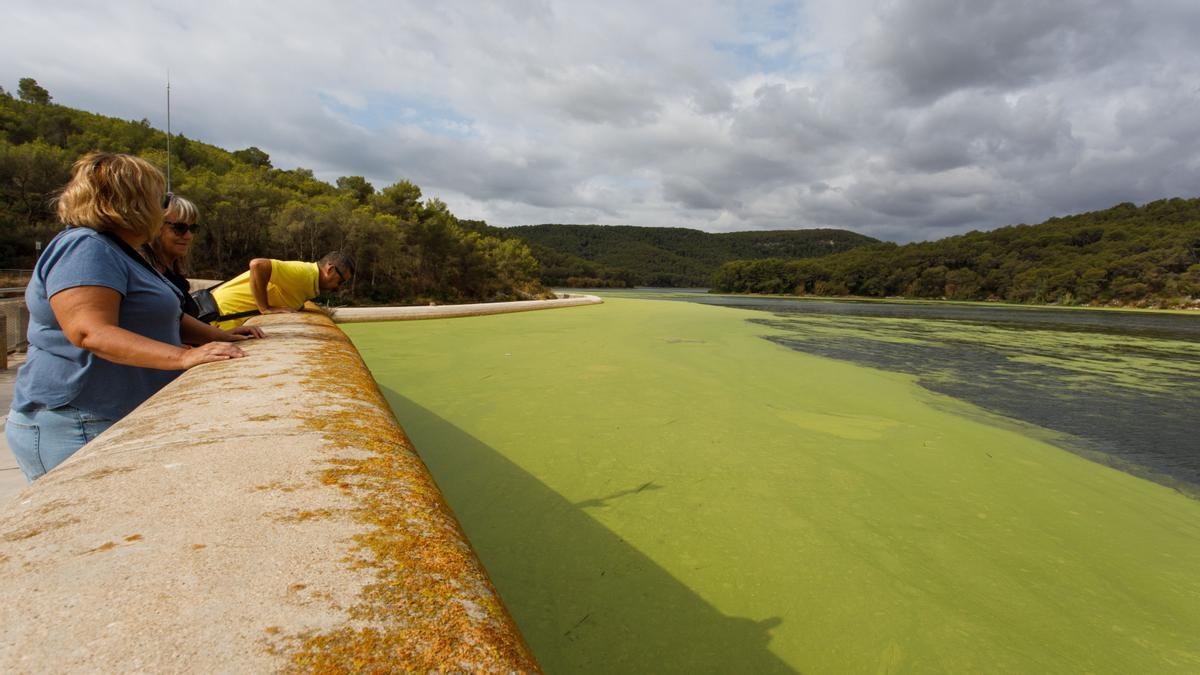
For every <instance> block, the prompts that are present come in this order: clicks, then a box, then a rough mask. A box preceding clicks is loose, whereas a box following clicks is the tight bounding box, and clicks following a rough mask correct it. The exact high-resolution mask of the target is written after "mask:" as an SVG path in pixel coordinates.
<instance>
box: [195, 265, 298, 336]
mask: <svg viewBox="0 0 1200 675" xmlns="http://www.w3.org/2000/svg"><path fill="white" fill-rule="evenodd" d="M320 281H321V269H320V267H319V266H318V265H317V263H315V262H303V261H300V260H272V261H271V279H270V280H269V281H268V282H267V303H268V304H269V305H271V306H272V307H291V308H292V309H300V308H301V307H303V306H304V303H305V302H307V301H309V300H311V299H313V298H315V297H317V296H318V295H320V294H321V288H320ZM213 297H214V298H215V299H216V301H217V306H218V307H220V308H221V314H237V313H238V312H247V311H250V310H252V309H258V305H257V304H256V303H255V302H254V292H253V291H251V290H250V270H246V271H245V272H242V273H241V274H239V275H237V276H236V277H234V278H232V279H230V280H229V281H227V282H225V283H224V284H221V286H220V287H218V288H217V289H216V290H215V291H213ZM249 318H250V317H244V318H241V319H230V320H229V321H221V322H219V323H217V324H216V326H217V328H221V329H223V330H229V329H230V328H236V327H237V326H240V325H242V324H243V323H246V319H249Z"/></svg>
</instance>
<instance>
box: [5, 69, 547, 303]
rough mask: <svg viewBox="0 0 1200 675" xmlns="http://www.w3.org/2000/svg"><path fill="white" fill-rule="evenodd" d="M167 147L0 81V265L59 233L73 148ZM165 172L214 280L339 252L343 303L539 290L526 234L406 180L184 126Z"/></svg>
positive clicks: (148, 134) (157, 155)
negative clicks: (196, 222)
mask: <svg viewBox="0 0 1200 675" xmlns="http://www.w3.org/2000/svg"><path fill="white" fill-rule="evenodd" d="M166 148H167V137H166V134H165V133H163V132H161V131H159V130H157V129H154V128H153V127H151V126H150V123H149V122H148V121H146V120H144V119H143V120H141V121H137V122H131V121H126V120H120V119H115V118H111V117H104V116H101V115H94V114H91V113H87V112H84V111H81V110H75V109H72V108H68V107H65V106H60V105H56V104H54V103H53V102H52V101H51V96H50V94H49V92H47V91H46V90H45V89H43V88H42V87H40V86H38V85H37V83H36V82H35V81H33V80H31V79H24V80H22V81H21V83H20V86H19V88H18V92H17V95H16V96H14V95H12V94H11V93H8V92H5V91H4V90H3V89H0V267H5V268H21V269H28V268H30V267H32V265H33V262H34V260H35V259H36V253H35V242H39V241H40V242H42V243H43V244H44V243H45V242H47V241H48V240H49V239H50V238H51V237H53V236H54V234H55V233H56V232H57V231H58V230H60V229H61V227H62V226H61V225H60V224H59V223H58V222H57V221H56V219H55V216H54V212H53V205H52V199H53V197H54V194H55V192H56V191H57V190H58V189H59V188H61V187H62V186H63V185H64V184H65V183H66V181H67V179H68V177H69V171H70V166H71V164H72V162H74V161H75V160H76V159H77V158H79V157H80V156H82V155H84V154H86V153H88V152H91V151H93V150H106V151H112V152H126V153H132V154H135V155H140V156H142V157H144V158H146V159H148V160H150V161H151V162H153V163H154V164H156V165H157V166H159V167H160V168H164V169H165V167H166V165H167V150H166ZM171 168H172V177H173V185H172V188H173V190H174V192H175V193H176V194H179V195H181V196H183V197H187V198H188V199H190V200H192V201H193V202H195V203H196V205H197V206H199V208H200V214H201V220H200V222H201V228H200V230H199V233H198V234H197V239H196V243H195V244H194V245H193V253H192V260H191V263H190V267H191V269H192V271H193V275H194V276H200V277H210V278H227V277H229V276H232V275H234V274H238V273H240V272H242V271H244V270H245V269H246V264H247V262H248V261H249V260H250V259H251V258H253V257H258V256H262V257H274V258H282V259H297V260H316V259H317V258H319V257H320V256H321V255H323V254H324V253H325V252H327V251H330V250H334V249H341V250H344V251H347V252H349V253H350V254H351V255H352V256H354V258H355V259H356V260H357V263H358V269H359V274H358V276H357V277H356V278H355V279H354V282H353V284H352V285H351V286H350V288H349V289H347V290H346V291H345V292H344V293H343V296H344V297H343V299H354V300H358V301H367V302H419V303H425V302H429V301H439V302H451V301H478V300H504V299H515V298H523V297H530V296H534V295H538V294H540V293H543V292H544V288H543V287H542V286H541V284H540V283H539V282H538V276H537V261H536V260H535V259H534V258H533V256H532V255H531V254H530V251H529V249H528V247H527V246H525V244H523V243H522V242H521V241H519V240H516V239H511V238H510V239H502V238H500V237H498V236H495V235H494V234H487V233H485V232H483V231H482V230H481V229H480V228H472V227H464V226H463V225H462V224H460V222H459V221H458V219H456V218H455V217H454V215H453V214H451V213H450V211H449V210H448V209H447V208H446V205H445V204H444V203H442V202H441V201H439V200H437V199H425V200H423V199H422V196H421V189H420V188H419V187H417V186H416V185H413V184H412V183H410V182H408V181H404V180H401V181H399V182H397V183H395V184H393V185H390V186H388V187H385V188H383V189H382V190H378V191H377V190H376V189H375V188H374V186H372V185H371V184H370V183H368V182H367V181H366V180H365V179H363V178H362V177H361V176H344V177H342V178H339V179H338V180H337V184H336V185H330V184H329V183H325V182H323V181H320V180H317V179H316V178H315V177H314V176H313V173H312V171H310V170H307V169H290V170H285V169H277V168H274V167H273V166H272V165H271V159H270V157H269V156H268V155H267V154H266V153H265V152H263V151H262V150H259V149H258V148H255V147H250V148H246V149H243V150H238V151H235V152H228V151H226V150H223V149H221V148H218V147H215V146H212V145H209V144H206V143H201V142H199V141H196V140H193V139H189V138H185V137H184V136H183V135H175V136H173V137H172V140H171ZM346 296H348V298H347V297H346Z"/></svg>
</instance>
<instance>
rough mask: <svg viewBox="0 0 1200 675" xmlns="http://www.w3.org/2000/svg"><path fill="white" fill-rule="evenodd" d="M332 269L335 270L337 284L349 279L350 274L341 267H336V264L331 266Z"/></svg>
mask: <svg viewBox="0 0 1200 675" xmlns="http://www.w3.org/2000/svg"><path fill="white" fill-rule="evenodd" d="M333 271H334V272H337V275H338V285H339V286H341V285H342V284H344V283H346V282H347V281H350V275H349V274H346V273H345V272H343V271H342V268H340V267H338V266H337V265H334V266H333Z"/></svg>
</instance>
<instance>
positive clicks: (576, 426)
mask: <svg viewBox="0 0 1200 675" xmlns="http://www.w3.org/2000/svg"><path fill="white" fill-rule="evenodd" d="M763 316H764V315H763V314H761V313H758V312H751V311H746V310H738V309H728V308H721V307H711V306H704V305H698V304H691V303H682V302H656V301H647V300H634V299H610V300H607V301H606V303H605V304H604V305H599V306H592V307H582V308H572V309H566V310H558V311H553V312H533V313H525V314H512V315H500V316H491V317H478V318H470V319H452V320H438V321H419V322H398V323H381V324H355V325H347V326H345V327H344V328H345V330H346V332H347V333H348V334H349V335H350V336H351V337H352V338H353V340H354V342H355V344H356V345H357V346H358V348H359V349H360V351H361V352H362V354H363V356H364V358H365V360H366V361H367V363H368V365H369V366H370V367H371V370H372V372H373V374H374V375H375V377H376V379H377V381H378V382H379V383H380V385H381V387H382V388H383V390H384V392H385V394H386V395H387V397H388V400H389V402H390V404H391V405H392V407H393V409H394V410H395V412H396V414H397V416H398V418H399V420H400V423H401V424H402V425H403V426H404V428H405V430H406V431H407V432H408V433H409V435H410V436H411V437H412V439H413V441H414V444H415V446H416V448H417V450H418V452H419V453H420V454H421V456H422V457H423V458H424V460H425V462H426V463H427V464H428V465H429V467H430V469H431V471H432V472H433V475H434V477H435V479H436V480H437V482H438V484H439V486H440V488H441V489H442V491H443V493H444V494H445V496H446V498H447V501H448V502H449V504H450V506H451V507H452V508H453V509H454V511H455V513H456V514H457V516H458V517H459V519H460V521H461V523H462V525H463V528H464V530H465V531H466V533H467V535H468V536H469V537H470V539H471V541H472V543H473V545H474V546H475V547H476V549H477V552H478V553H479V556H480V558H481V559H482V560H483V562H484V564H485V566H486V567H487V569H488V571H489V573H490V574H491V576H492V580H493V582H494V583H495V585H496V587H497V588H498V589H499V591H500V593H501V595H502V596H503V597H504V600H505V602H506V603H507V604H508V607H509V609H510V611H511V612H512V614H513V616H514V617H515V619H516V621H517V623H518V624H519V625H520V627H521V629H522V631H523V632H524V634H525V637H526V639H527V640H528V642H529V644H530V646H531V647H532V649H533V651H534V653H535V654H536V655H537V657H538V659H539V660H540V661H541V663H542V665H543V666H544V667H545V668H546V670H547V672H572V673H574V672H647V671H648V672H697V671H700V672H791V671H801V672H981V671H983V672H1080V671H1091V672H1111V673H1129V672H1197V671H1200V574H1197V572H1196V570H1198V569H1200V501H1196V500H1193V499H1189V498H1188V497H1186V496H1184V495H1182V494H1180V493H1178V492H1176V491H1174V490H1171V489H1169V488H1166V487H1163V486H1161V485H1158V484H1155V483H1152V482H1149V481H1146V480H1143V479H1141V478H1137V477H1135V476H1132V475H1129V474H1126V473H1122V472H1120V471H1117V470H1115V469H1112V468H1110V467H1107V466H1103V465H1101V464H1097V463H1094V462H1089V461H1087V460H1085V459H1083V458H1081V457H1079V456H1077V455H1074V454H1071V453H1069V452H1066V451H1064V450H1062V449H1060V448H1058V447H1055V446H1054V445H1051V444H1049V443H1047V442H1046V441H1045V440H1044V439H1043V437H1042V436H1041V435H1040V434H1038V433H1035V430H1033V429H1027V428H1022V427H1021V426H1019V425H1016V424H1013V423H1009V422H1004V423H1001V421H1000V420H998V419H997V418H996V417H995V416H993V415H990V414H988V413H986V412H984V411H982V410H980V409H979V408H976V407H974V406H971V405H969V404H967V403H963V402H961V401H958V400H955V399H952V398H949V397H946V396H942V395H939V394H936V393H932V392H930V391H928V390H927V389H925V388H922V387H921V386H919V385H918V384H917V382H916V381H915V379H914V377H913V376H910V375H905V374H899V373H891V372H885V371H880V370H875V369H871V368H867V367H863V366H859V365H854V364H851V363H846V362H843V361H837V360H833V359H827V358H821V357H818V356H813V355H809V354H805V353H801V352H797V351H794V350H790V349H787V348H785V347H784V346H782V345H780V344H776V343H774V342H771V341H769V340H764V339H762V338H763V337H784V336H793V337H794V331H789V330H785V329H784V328H783V327H779V326H771V325H763V324H762V323H756V322H751V321H748V320H747V319H754V318H762V317H763ZM834 328H835V327H833V326H825V327H823V328H821V330H822V331H824V332H826V333H827V334H826V335H825V336H824V337H825V338H827V339H837V335H836V331H834ZM813 339H822V337H820V336H816V335H815V336H814V338H813ZM910 339H914V340H915V339H923V338H920V336H910ZM1079 368H1080V371H1079V375H1080V376H1083V377H1089V376H1093V375H1095V374H1096V371H1095V370H1091V369H1090V368H1089V369H1084V368H1083V366H1082V365H1080V366H1079ZM1122 386H1127V387H1130V388H1133V389H1138V388H1141V387H1145V386H1147V383H1146V382H1144V381H1139V380H1137V379H1136V378H1132V379H1130V380H1128V381H1124V382H1122Z"/></svg>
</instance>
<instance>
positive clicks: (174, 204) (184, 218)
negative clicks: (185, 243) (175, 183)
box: [146, 192, 200, 274]
mask: <svg viewBox="0 0 1200 675" xmlns="http://www.w3.org/2000/svg"><path fill="white" fill-rule="evenodd" d="M163 203H164V204H166V205H167V206H166V208H165V209H164V210H163V222H164V223H184V224H185V225H195V224H196V221H198V220H200V209H198V208H196V205H195V204H193V203H191V202H190V201H188V200H186V199H184V198H183V197H180V196H179V195H177V194H175V193H173V192H168V193H167V196H166V197H164V198H163ZM165 229H166V228H164V229H162V230H159V231H158V235H157V236H155V237H154V238H153V239H151V240H150V241H148V242H147V243H146V247H147V248H149V249H150V252H151V253H152V254H154V261H155V262H156V263H157V264H159V265H161V266H163V267H167V263H166V260H167V258H168V256H166V255H163V243H162V233H163V232H164V231H165ZM170 267H171V269H172V270H174V271H175V273H176V274H186V273H187V266H186V265H184V262H183V258H176V259H175V262H174V263H173V264H171V265H170Z"/></svg>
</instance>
